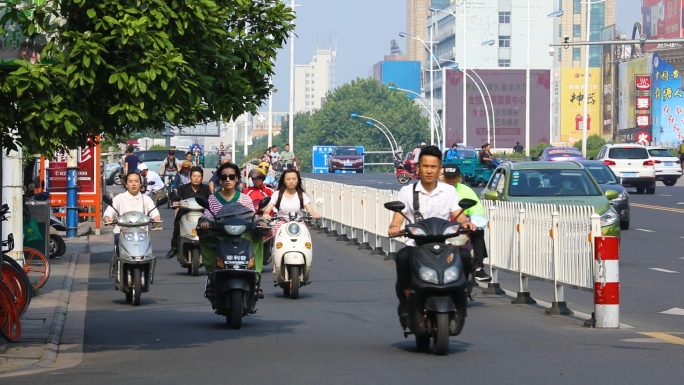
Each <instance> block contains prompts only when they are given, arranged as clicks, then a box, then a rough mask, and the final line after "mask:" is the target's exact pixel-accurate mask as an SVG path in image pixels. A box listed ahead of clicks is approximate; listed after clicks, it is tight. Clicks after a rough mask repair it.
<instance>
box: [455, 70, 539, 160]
mask: <svg viewBox="0 0 684 385" xmlns="http://www.w3.org/2000/svg"><path fill="white" fill-rule="evenodd" d="M469 72H470V71H469ZM476 72H477V74H478V75H480V77H481V78H482V80H483V82H484V84H485V85H486V87H487V89H488V90H489V93H490V94H491V97H492V103H493V105H494V108H493V112H494V113H493V114H491V113H492V111H491V110H490V111H489V113H490V114H491V115H493V116H490V122H489V126H490V127H489V130H490V132H489V140H490V143H491V145H492V148H512V147H513V146H514V145H515V142H520V143H525V105H526V104H527V102H528V101H527V100H526V89H527V87H526V84H527V83H526V80H525V70H514V69H500V70H499V69H488V70H476ZM446 73H447V79H446V92H445V96H446V121H445V122H444V124H445V125H446V142H447V143H454V142H458V143H463V83H462V82H463V72H461V71H458V70H448V71H446ZM473 78H475V79H477V77H476V76H473ZM478 82H479V80H478ZM550 83H551V72H550V71H549V70H531V71H530V84H531V88H530V97H531V100H530V103H531V106H532V107H531V109H530V146H534V145H535V144H537V143H539V142H545V143H548V142H549V141H550V139H549V135H550V120H551V84H550ZM480 87H481V88H482V90H483V92H485V89H484V87H482V84H480ZM485 103H486V104H485ZM489 106H490V105H489V100H488V99H487V98H486V93H485V97H482V95H480V92H479V90H478V89H477V87H476V86H475V84H474V83H473V81H472V80H471V79H470V77H468V82H467V83H466V119H467V134H466V143H465V144H466V145H468V146H474V147H480V146H482V145H483V144H485V143H486V142H487V139H488V134H487V114H486V112H485V108H489ZM495 127H496V130H495V129H494V128H495Z"/></svg>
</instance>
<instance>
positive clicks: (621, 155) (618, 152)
mask: <svg viewBox="0 0 684 385" xmlns="http://www.w3.org/2000/svg"><path fill="white" fill-rule="evenodd" d="M608 158H610V159H648V151H646V149H645V148H643V147H614V148H611V149H610V150H609V151H608Z"/></svg>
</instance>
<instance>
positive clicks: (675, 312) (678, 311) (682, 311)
mask: <svg viewBox="0 0 684 385" xmlns="http://www.w3.org/2000/svg"><path fill="white" fill-rule="evenodd" d="M660 314H671V315H684V309H680V308H678V307H673V308H672V309H670V310H665V311H661V312H660Z"/></svg>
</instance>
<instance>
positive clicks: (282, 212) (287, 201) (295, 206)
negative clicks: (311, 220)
mask: <svg viewBox="0 0 684 385" xmlns="http://www.w3.org/2000/svg"><path fill="white" fill-rule="evenodd" d="M279 195H280V191H276V192H274V193H273V195H272V196H271V203H273V205H274V206H273V208H274V210H275V204H276V203H277V202H278V196H279ZM302 201H303V202H304V206H306V205H307V204H309V203H311V199H310V198H309V196H308V195H306V193H303V194H302ZM291 212H296V213H297V215H298V216H301V215H302V210H301V209H300V208H299V195H297V194H295V195H294V196H293V197H292V198H288V197H286V196H283V200H282V201H280V209H279V210H278V216H279V217H287V216H288V215H289V214H290V213H291Z"/></svg>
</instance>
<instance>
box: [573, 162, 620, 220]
mask: <svg viewBox="0 0 684 385" xmlns="http://www.w3.org/2000/svg"><path fill="white" fill-rule="evenodd" d="M577 162H578V163H580V164H582V165H583V166H584V167H585V168H586V169H587V170H589V173H590V174H591V176H592V177H594V179H596V182H597V183H598V184H599V186H600V187H601V190H603V191H604V192H605V191H606V190H615V191H617V192H618V197H617V198H615V199H613V200H611V201H610V204H611V205H612V206H613V208H614V209H615V211H617V213H618V216H619V217H620V229H621V230H627V229H629V194H628V193H627V190H625V188H624V187H622V185H621V184H620V181H619V180H618V178H617V177H616V176H615V174H614V173H613V170H611V169H610V167H608V166H606V165H605V164H604V163H603V162H599V161H596V160H580V161H577Z"/></svg>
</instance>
